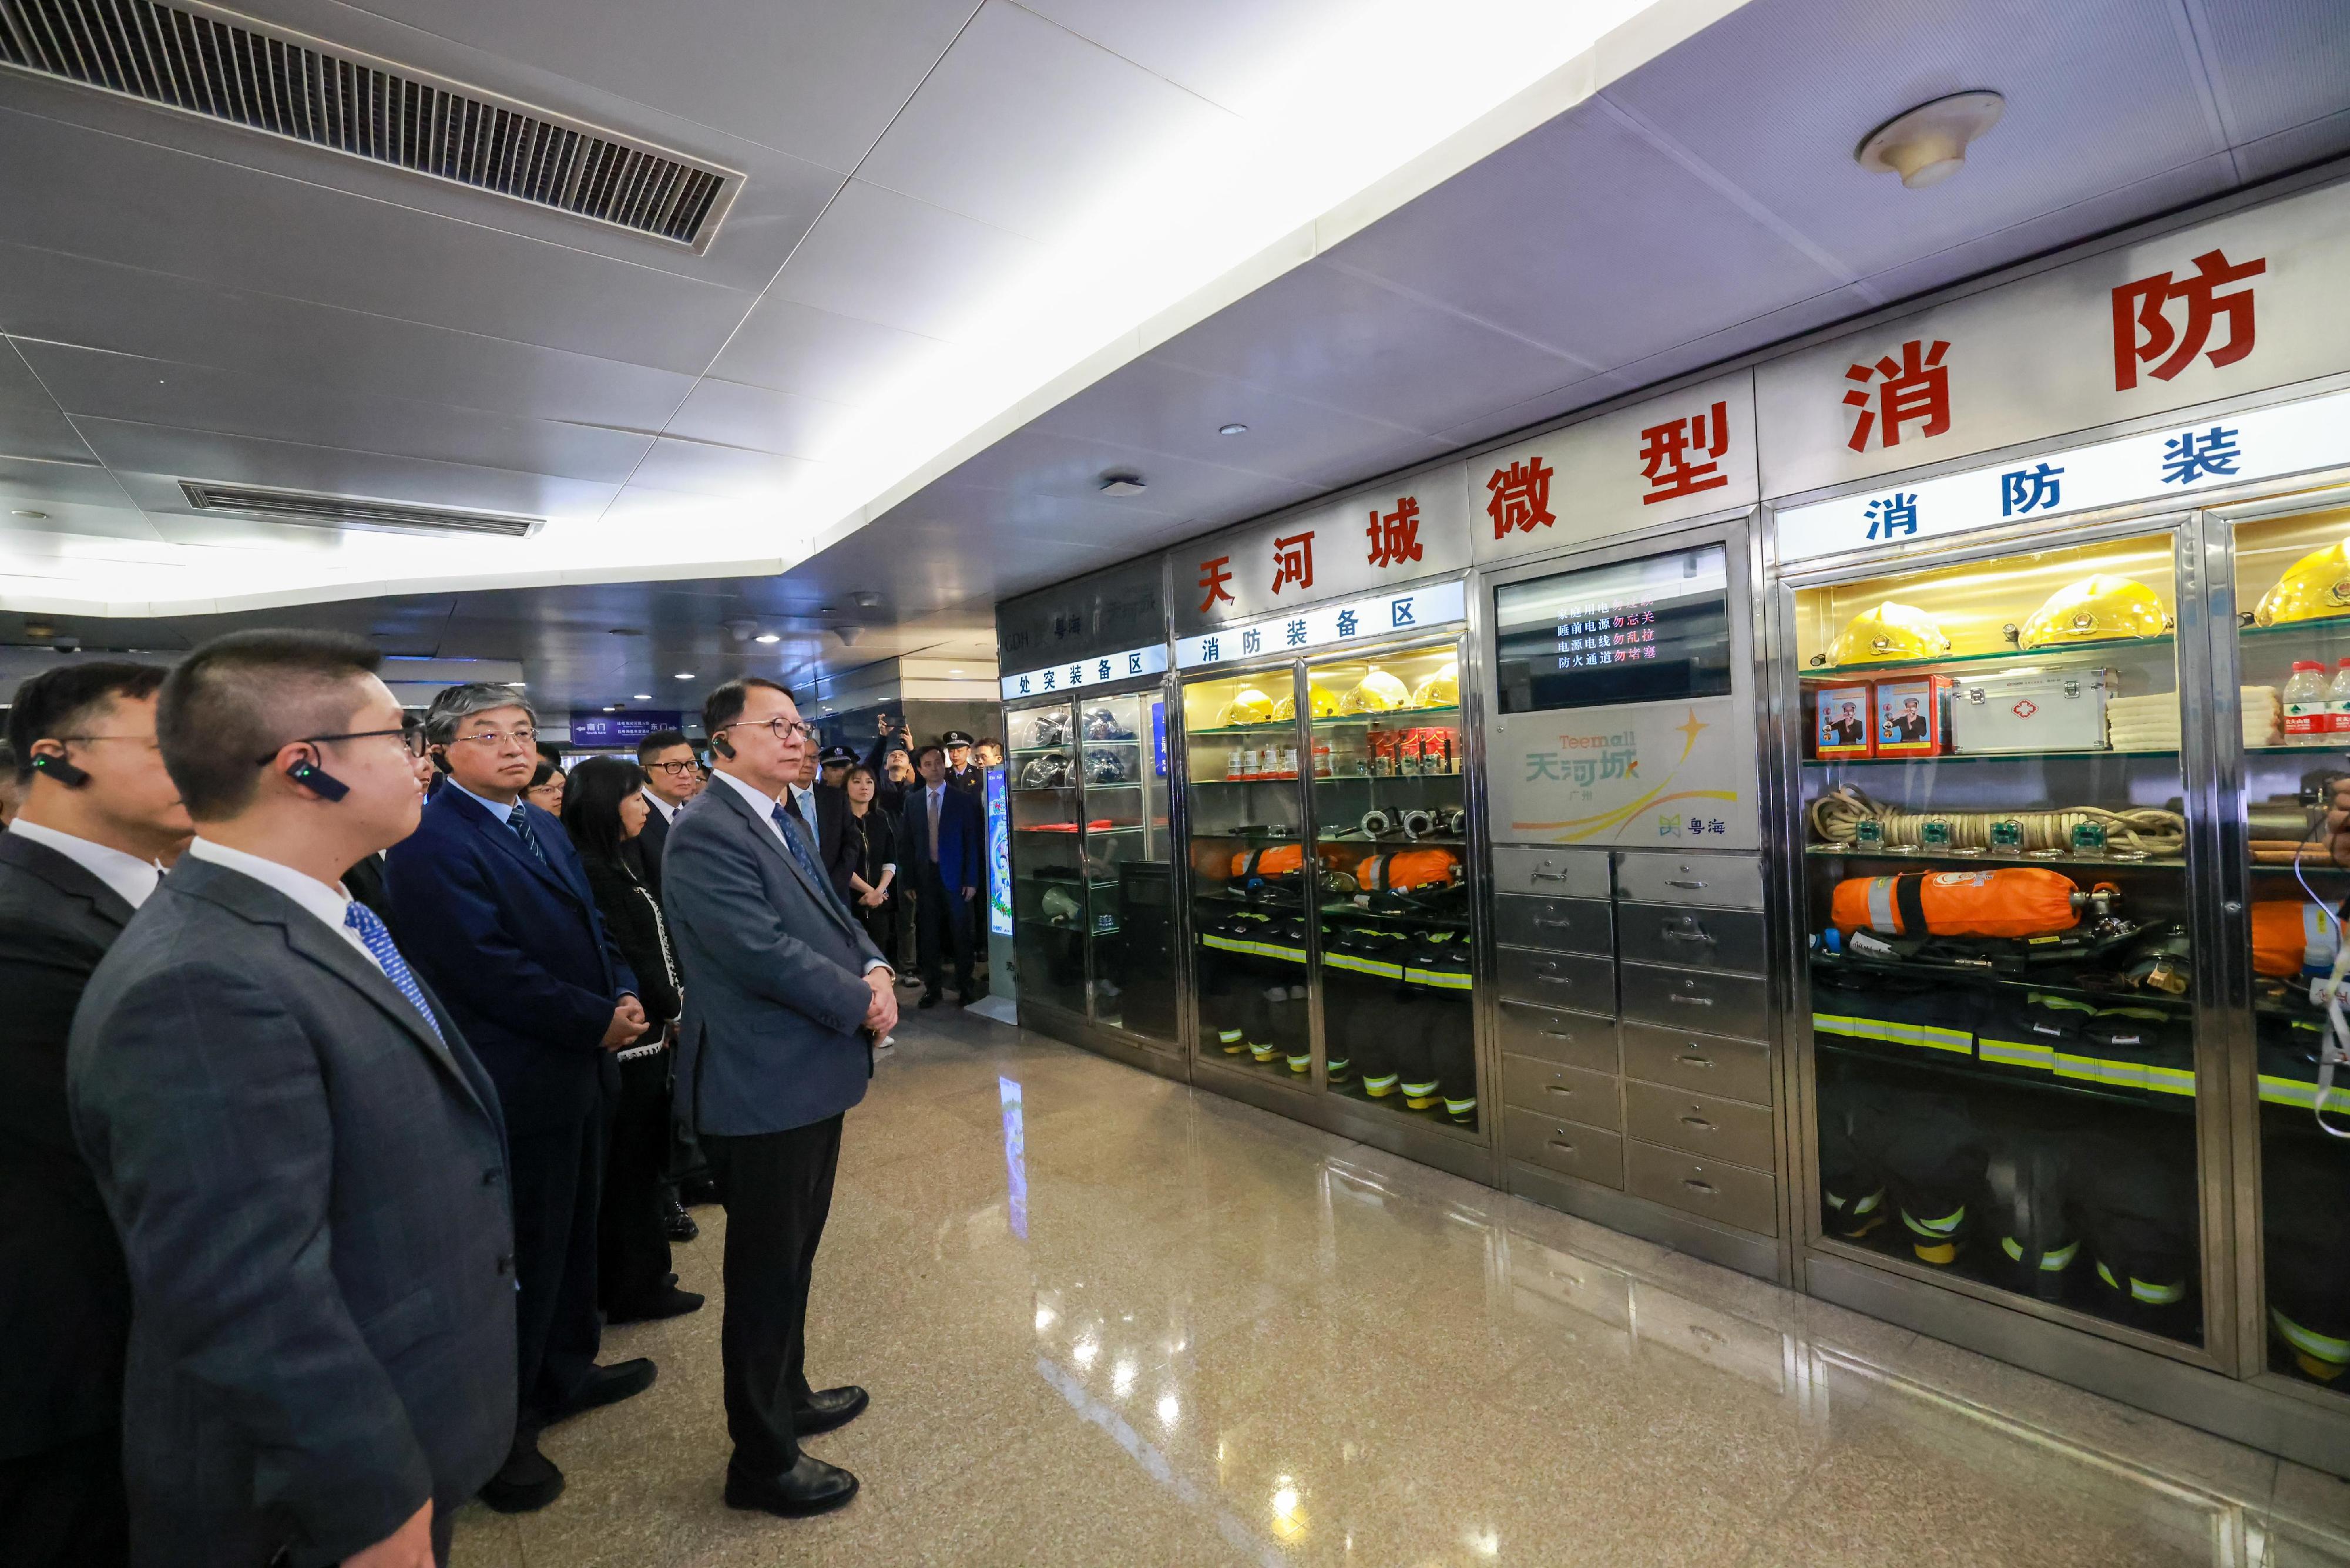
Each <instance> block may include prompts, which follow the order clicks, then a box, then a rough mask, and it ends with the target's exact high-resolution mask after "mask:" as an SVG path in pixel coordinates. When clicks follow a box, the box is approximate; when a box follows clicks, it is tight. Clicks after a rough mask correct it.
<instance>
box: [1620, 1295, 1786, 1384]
mask: <svg viewBox="0 0 2350 1568" xmlns="http://www.w3.org/2000/svg"><path fill="white" fill-rule="evenodd" d="M1632 1301H1633V1303H1634V1305H1635V1308H1636V1310H1637V1312H1638V1317H1639V1324H1640V1331H1639V1340H1640V1343H1641V1344H1642V1345H1661V1346H1662V1347H1664V1348H1665V1349H1667V1350H1675V1351H1679V1353H1680V1354H1681V1355H1693V1356H1695V1357H1697V1358H1698V1359H1699V1360H1700V1361H1702V1362H1705V1363H1707V1364H1708V1365H1709V1366H1717V1367H1719V1368H1721V1370H1722V1371H1724V1372H1727V1373H1729V1374H1730V1375H1731V1376H1733V1377H1742V1378H1744V1379H1745V1380H1746V1381H1747V1382H1749V1383H1755V1384H1760V1385H1761V1386H1763V1387H1765V1388H1769V1389H1772V1390H1773V1391H1783V1390H1784V1388H1785V1387H1786V1383H1787V1360H1786V1350H1787V1336H1786V1335H1785V1334H1782V1333H1780V1332H1779V1330H1777V1329H1775V1328H1767V1327H1765V1326H1763V1324H1759V1323H1751V1322H1749V1321H1748V1320H1747V1319H1745V1318H1742V1317H1732V1316H1731V1314H1728V1313H1726V1312H1716V1311H1714V1309H1713V1308H1711V1307H1709V1306H1700V1305H1698V1303H1695V1302H1692V1301H1688V1300H1685V1299H1683V1298H1682V1297H1680V1296H1677V1295H1675V1294H1673V1293H1672V1292H1670V1291H1667V1290H1659V1288H1658V1287H1657V1286H1655V1285H1652V1284H1650V1283H1648V1282H1647V1281H1646V1280H1642V1281H1640V1282H1638V1283H1636V1284H1635V1285H1634V1286H1633V1287H1632Z"/></svg>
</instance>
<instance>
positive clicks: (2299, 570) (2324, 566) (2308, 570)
mask: <svg viewBox="0 0 2350 1568" xmlns="http://www.w3.org/2000/svg"><path fill="white" fill-rule="evenodd" d="M2337 615H2350V539H2343V540H2337V541H2336V542H2334V544H2331V545H2326V546H2325V548H2324V549H2323V550H2319V551H2316V552H2315V553H2314V554H2312V555H2307V556H2303V557H2302V558H2301V559H2300V560H2298V561H2295V562H2294V563H2293V567H2292V569H2291V570H2290V571H2288V572H2286V573H2285V575H2284V576H2282V577H2279V578H2278V579H2277V585H2276V587H2272V588H2271V589H2270V590H2269V591H2268V592H2266V593H2264V594H2262V596H2261V607H2260V608H2259V609H2257V610H2255V611H2254V612H2253V613H2252V618H2253V619H2254V620H2256V621H2258V622H2260V624H2261V625H2262V626H2290V625H2292V624H2293V622H2294V621H2297V620H2323V619H2324V618H2326V617H2328V616H2337Z"/></svg>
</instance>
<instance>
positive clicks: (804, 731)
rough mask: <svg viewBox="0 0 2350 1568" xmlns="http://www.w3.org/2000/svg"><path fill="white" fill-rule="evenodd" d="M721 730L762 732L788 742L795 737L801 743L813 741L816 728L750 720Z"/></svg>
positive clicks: (763, 720) (793, 721) (788, 723)
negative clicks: (801, 741)
mask: <svg viewBox="0 0 2350 1568" xmlns="http://www.w3.org/2000/svg"><path fill="white" fill-rule="evenodd" d="M723 729H725V730H764V731H766V732H767V733H769V734H770V735H773V736H775V739H776V740H778V741H788V740H791V739H792V738H794V737H795V736H796V737H798V738H799V739H800V740H803V741H813V740H815V739H816V726H815V725H814V724H803V723H800V722H797V721H795V720H791V719H750V720H744V721H743V722H740V723H735V724H728V725H725V726H724V727H723ZM722 733H723V730H722Z"/></svg>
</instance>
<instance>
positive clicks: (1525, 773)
mask: <svg viewBox="0 0 2350 1568" xmlns="http://www.w3.org/2000/svg"><path fill="white" fill-rule="evenodd" d="M1739 708H1740V704H1739V700H1738V699H1737V698H1734V697H1702V698H1699V699H1697V700H1696V701H1682V702H1645V703H1637V704H1626V705H1623V706H1619V707H1607V708H1574V709H1565V710H1559V711H1551V712H1542V713H1528V714H1520V715H1516V716H1514V717H1513V718H1511V719H1510V720H1508V722H1506V723H1505V724H1503V725H1499V726H1495V727H1494V728H1493V729H1492V731H1491V732H1489V733H1488V735H1487V738H1486V747H1485V755H1486V759H1487V760H1486V781H1487V788H1488V790H1489V791H1490V792H1491V794H1492V801H1493V825H1494V826H1493V837H1494V839H1495V840H1496V841H1497V842H1500V843H1506V844H1588V845H1607V846H1613V847H1617V848H1638V847H1649V848H1655V847H1659V846H1662V847H1668V848H1676V849H1679V848H1690V849H1752V848H1754V847H1755V846H1756V844H1757V843H1758V841H1759V839H1758V831H1757V823H1756V818H1755V814H1754V798H1753V793H1752V791H1753V784H1754V777H1755V774H1754V761H1753V743H1754V742H1753V734H1752V727H1751V725H1749V724H1747V723H1744V722H1741V720H1740V711H1739Z"/></svg>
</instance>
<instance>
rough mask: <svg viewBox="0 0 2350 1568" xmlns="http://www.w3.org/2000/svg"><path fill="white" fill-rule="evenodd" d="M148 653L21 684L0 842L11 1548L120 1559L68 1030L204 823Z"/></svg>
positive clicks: (99, 1314)
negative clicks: (162, 744)
mask: <svg viewBox="0 0 2350 1568" xmlns="http://www.w3.org/2000/svg"><path fill="white" fill-rule="evenodd" d="M162 683H163V671H162V670H158V669H155V668H153V667H152V666H150V665H144V664H123V663H117V662H99V661H91V662H88V663H72V664H68V665H65V666H64V667H62V668H60V669H57V670H49V671H47V673H45V674H41V675H36V676H34V677H33V678H32V679H31V680H27V681H26V682H25V683H24V684H23V685H22V686H20V687H18V688H17V689H16V701H15V703H14V705H13V706H12V707H11V708H10V709H9V711H8V735H9V741H10V745H9V746H8V747H7V748H5V749H6V751H7V752H8V754H9V759H10V761H9V774H10V776H9V778H8V779H7V781H6V784H7V787H8V788H10V789H12V790H19V791H21V792H22V805H21V806H20V808H19V811H18V814H17V816H16V824H15V827H14V829H13V830H12V831H10V832H8V833H5V834H0V997H5V998H6V999H7V1005H6V1007H5V1010H0V1323H5V1324H7V1325H8V1337H9V1349H8V1353H7V1355H5V1357H0V1542H5V1543H6V1544H5V1548H0V1555H5V1557H6V1559H7V1561H8V1562H10V1563H17V1564H23V1565H25V1568H49V1565H50V1564H56V1565H57V1568H64V1565H66V1564H68V1563H70V1564H73V1565H74V1568H110V1565H112V1564H117V1563H121V1562H123V1561H124V1557H125V1553H126V1552H127V1551H128V1549H129V1548H128V1542H126V1540H125V1538H124V1535H123V1511H124V1501H123V1494H122V1352H123V1341H124V1337H125V1335H126V1334H128V1333H129V1331H130V1276H129V1275H128V1274H127V1273H126V1272H124V1269H123V1262H122V1249H121V1245H120V1242H118V1241H116V1240H115V1237H114V1226H113V1224H112V1222H111V1221H109V1220H108V1219H107V1217H106V1205H105V1203H104V1201H103V1200H102V1199H100V1198H99V1191H98V1185H97V1183H96V1182H95V1181H94V1180H92V1179H91V1177H90V1173H89V1168H88V1166H86V1165H84V1164H83V1163H82V1158H81V1155H80V1153H79V1152H78V1150H76V1149H75V1147H74V1144H73V1130H72V1127H71V1125H70V1124H69V1122H68V1117H67V1111H66V1038H67V1035H68V1033H69V1032H70V1031H71V1029H72V1027H73V1015H74V1008H75V1006H76V1005H77V1004H78V1002H80V1001H81V997H82V991H83V988H84V987H85V986H86V985H88V981H89V977H90V972H91V971H93V970H95V969H97V967H98V964H99V960H100V959H103V958H104V957H105V956H106V952H107V950H108V949H109V948H111V947H112V946H113V945H114V942H115V939H116V938H118V937H120V935H121V934H122V928H123V927H124V926H126V925H128V924H129V923H130V917H131V913H132V911H133V910H135V909H138V908H139V906H140V905H141V904H143V903H145V902H146V901H147V899H148V897H149V896H150V895H151V894H152V893H153V892H154V891H155V884H156V882H157V881H158V879H159V878H160V877H161V872H160V871H159V870H158V869H157V865H156V863H157V862H158V861H172V860H177V859H178V858H179V857H180V851H181V850H182V848H184V847H185V846H186V845H187V842H188V836H189V835H190V834H191V833H192V832H193V831H194V825H193V824H192V823H191V822H190V821H189V820H188V814H187V812H186V810H185V809H184V808H183V807H182V805H180V790H179V786H178V785H176V784H173V783H172V776H171V774H168V773H166V772H164V770H163V759H162V755H161V753H159V752H158V751H157V750H156V748H155V689H156V688H157V687H159V686H161V684H162Z"/></svg>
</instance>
